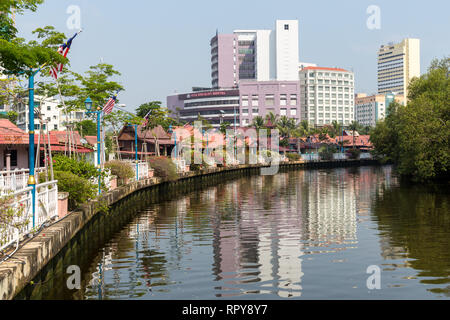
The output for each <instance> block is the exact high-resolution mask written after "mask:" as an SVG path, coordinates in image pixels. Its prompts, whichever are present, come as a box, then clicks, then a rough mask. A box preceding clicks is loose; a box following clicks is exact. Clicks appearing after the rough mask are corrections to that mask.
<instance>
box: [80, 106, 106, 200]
mask: <svg viewBox="0 0 450 320" xmlns="http://www.w3.org/2000/svg"><path fill="white" fill-rule="evenodd" d="M84 105H85V107H86V114H91V113H95V114H96V115H97V165H98V193H99V194H101V193H102V188H101V170H102V169H101V154H100V145H101V138H100V116H101V114H102V109H101V108H100V107H97V110H96V111H92V100H91V98H89V97H88V98H87V99H86V101H85V102H84Z"/></svg>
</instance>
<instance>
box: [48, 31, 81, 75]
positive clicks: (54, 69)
mask: <svg viewBox="0 0 450 320" xmlns="http://www.w3.org/2000/svg"><path fill="white" fill-rule="evenodd" d="M80 32H81V31H79V32H77V33H75V35H74V36H73V37H72V38H70V39H69V40H67V42H66V43H64V44H62V45H61V46H60V47H59V48H58V53H59V54H60V55H62V56H63V57H64V58H67V55H68V54H69V50H70V46H71V45H72V41H73V39H75V37H76V36H77V35H78V34H79V33H80ZM63 67H64V64H62V63H58V64H56V65H55V66H53V67H51V68H50V75H51V76H52V77H53V78H55V79H58V72H60V71H62V69H63Z"/></svg>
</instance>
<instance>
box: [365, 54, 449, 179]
mask: <svg viewBox="0 0 450 320" xmlns="http://www.w3.org/2000/svg"><path fill="white" fill-rule="evenodd" d="M449 71H450V58H444V59H443V60H435V61H433V62H432V64H431V67H430V69H429V71H428V73H427V74H425V75H423V76H422V77H420V79H415V80H413V81H412V82H411V84H410V86H409V94H408V99H409V102H408V105H407V106H402V105H399V104H398V103H392V104H391V105H390V106H389V108H388V115H387V117H386V119H385V120H384V121H381V122H379V123H378V124H377V126H376V127H375V128H374V129H373V130H372V132H371V141H372V143H373V144H374V146H375V152H376V153H377V154H378V155H383V156H385V157H386V158H388V159H389V160H392V161H394V162H395V163H397V164H398V170H399V172H400V173H401V174H402V175H405V176H410V177H412V178H413V180H416V181H426V180H432V179H438V178H448V176H449V170H450V141H449V138H450V80H449V78H448V75H449Z"/></svg>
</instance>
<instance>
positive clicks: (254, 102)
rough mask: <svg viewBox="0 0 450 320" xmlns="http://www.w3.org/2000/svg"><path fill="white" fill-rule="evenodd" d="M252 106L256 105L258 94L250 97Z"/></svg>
mask: <svg viewBox="0 0 450 320" xmlns="http://www.w3.org/2000/svg"><path fill="white" fill-rule="evenodd" d="M252 106H254V107H257V106H258V96H253V97H252Z"/></svg>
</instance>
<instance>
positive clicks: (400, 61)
mask: <svg viewBox="0 0 450 320" xmlns="http://www.w3.org/2000/svg"><path fill="white" fill-rule="evenodd" d="M413 77H420V39H411V38H406V39H404V40H403V41H402V42H400V43H395V44H394V43H390V44H388V45H382V46H381V48H380V50H379V51H378V93H379V94H386V93H390V92H393V93H396V94H402V95H404V96H405V97H407V96H408V85H409V83H410V81H411V79H412V78H413Z"/></svg>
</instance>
